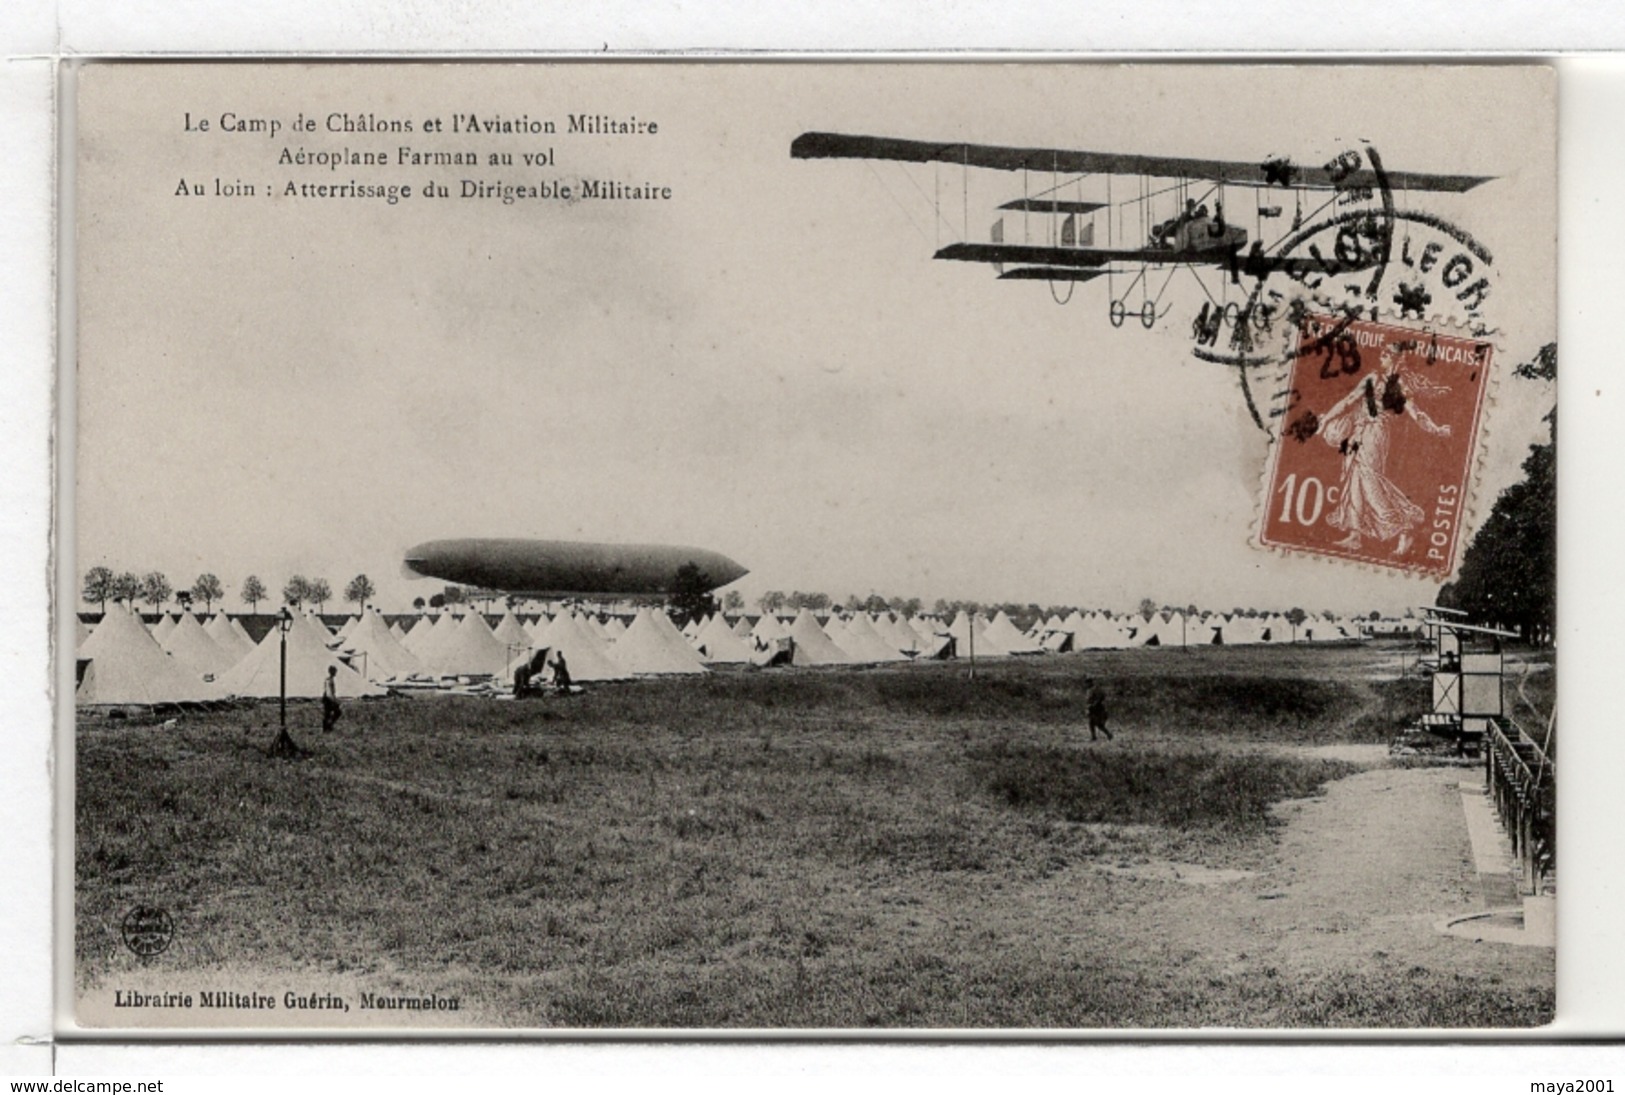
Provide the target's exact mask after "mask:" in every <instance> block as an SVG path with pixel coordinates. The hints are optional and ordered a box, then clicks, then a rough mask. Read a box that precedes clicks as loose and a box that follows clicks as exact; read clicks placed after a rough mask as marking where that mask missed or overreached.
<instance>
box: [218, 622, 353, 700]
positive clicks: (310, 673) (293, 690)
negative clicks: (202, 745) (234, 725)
mask: <svg viewBox="0 0 1625 1095" xmlns="http://www.w3.org/2000/svg"><path fill="white" fill-rule="evenodd" d="M329 638H331V636H330V635H328V633H327V630H326V629H325V628H323V627H321V626H320V625H319V624H317V623H316V621H314V620H312V619H311V618H310V617H309V616H305V615H303V614H301V613H295V614H294V617H293V622H292V624H291V625H290V626H289V628H288V635H287V642H288V696H289V697H290V698H296V699H315V698H317V697H319V696H320V695H321V694H322V688H323V686H324V684H325V683H326V681H327V668H328V666H337V667H338V675H337V677H336V678H335V679H336V682H337V689H338V694H339V695H340V696H344V697H350V698H354V697H357V696H382V695H383V694H384V690H383V689H382V688H379V687H378V686H377V685H375V684H373V683H371V682H370V681H368V680H366V679H364V678H363V677H362V676H361V674H360V673H357V672H356V671H355V670H353V669H351V668H350V667H349V666H347V665H345V664H344V663H343V662H342V661H340V660H339V658H338V656H337V655H335V654H334V653H333V652H332V651H331V650H329V649H328V648H327V641H328V639H329ZM281 660H282V635H281V632H280V631H279V629H277V628H274V627H273V628H272V629H271V630H270V631H268V632H266V633H265V638H263V639H261V640H260V643H259V645H258V646H256V647H255V648H254V650H253V652H252V653H250V654H249V655H248V657H246V658H244V659H243V660H242V661H240V662H238V663H237V664H236V665H234V666H232V667H231V669H230V670H228V671H227V672H226V673H225V675H224V676H222V677H221V678H220V679H219V681H217V682H216V683H217V684H218V685H219V687H220V690H221V691H222V692H224V693H226V694H227V695H229V696H258V697H262V698H264V697H271V696H277V695H280V694H281V692H280V689H281V671H282V670H281Z"/></svg>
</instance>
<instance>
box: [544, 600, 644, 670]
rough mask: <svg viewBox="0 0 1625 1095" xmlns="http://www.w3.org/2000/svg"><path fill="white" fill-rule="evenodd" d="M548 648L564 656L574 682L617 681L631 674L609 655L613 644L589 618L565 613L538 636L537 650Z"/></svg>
mask: <svg viewBox="0 0 1625 1095" xmlns="http://www.w3.org/2000/svg"><path fill="white" fill-rule="evenodd" d="M542 647H547V648H548V649H551V650H556V651H558V652H559V653H561V654H563V655H564V665H565V668H566V669H568V670H569V671H570V678H571V679H572V680H577V681H617V680H623V679H625V678H626V677H627V676H629V675H630V674H629V673H628V672H627V671H626V670H625V669H622V668H621V666H620V665H619V664H618V663H616V661H615V659H614V658H612V657H610V655H609V644H608V643H606V642H605V641H604V640H603V639H600V638H599V637H598V636H597V635H594V634H593V633H592V629H591V628H590V627H589V626H588V624H587V619H586V617H582V616H577V615H574V614H573V613H569V612H561V613H559V614H558V615H557V616H555V617H553V620H552V622H551V623H549V624H548V625H547V626H546V627H545V628H543V629H542V631H541V634H540V635H538V636H537V639H536V643H535V648H536V649H539V648H542Z"/></svg>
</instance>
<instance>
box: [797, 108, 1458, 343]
mask: <svg viewBox="0 0 1625 1095" xmlns="http://www.w3.org/2000/svg"><path fill="white" fill-rule="evenodd" d="M790 155H791V157H792V158H795V159H807V160H812V159H861V160H891V161H896V162H900V163H918V164H945V165H950V166H953V167H958V168H960V169H962V170H963V171H964V172H965V173H966V174H967V175H968V173H969V170H970V169H971V168H988V169H991V170H995V171H1009V172H1020V173H1021V175H1022V182H1023V187H1022V190H1023V192H1022V195H1021V196H1020V197H1017V198H1012V199H1011V200H1009V201H1006V202H1004V203H1003V204H1002V205H1000V206H999V207H998V208H999V217H998V219H997V220H995V221H994V222H993V225H992V227H991V229H990V230H989V239H988V240H987V242H971V241H970V240H969V219H970V210H969V198H968V195H969V189H968V186H967V187H965V189H964V190H963V193H964V195H965V198H964V199H963V200H964V221H965V224H964V229H965V231H964V233H963V235H964V237H965V238H964V239H961V240H960V241H958V242H954V243H950V244H948V245H947V246H942V247H939V249H938V250H937V252H936V254H935V255H934V256H933V257H935V258H939V259H949V260H957V261H961V262H981V263H987V264H989V265H991V266H993V267H994V269H995V270H996V271H997V272H998V276H999V278H1000V279H1001V280H1007V281H1009V280H1015V281H1035V280H1036V281H1047V282H1049V283H1050V286H1051V292H1052V293H1055V292H1056V289H1055V286H1056V285H1057V284H1058V283H1064V284H1068V285H1069V288H1068V290H1067V295H1066V298H1065V300H1063V299H1062V298H1061V297H1059V296H1057V297H1056V299H1057V301H1058V302H1060V303H1065V302H1066V300H1070V299H1071V292H1072V290H1071V288H1070V285H1071V284H1074V283H1077V282H1084V281H1092V280H1094V279H1096V278H1101V277H1104V278H1106V279H1107V282H1108V286H1109V289H1108V297H1109V310H1108V314H1109V315H1110V317H1111V321H1112V324H1113V325H1114V326H1119V327H1120V326H1122V324H1123V322H1124V321H1125V319H1127V318H1128V317H1129V316H1137V317H1138V319H1139V320H1140V322H1141V324H1142V325H1143V326H1145V327H1146V328H1148V329H1149V328H1151V327H1154V326H1156V323H1157V320H1158V319H1159V318H1160V317H1161V316H1162V315H1165V314H1166V312H1167V309H1166V308H1163V309H1162V310H1160V311H1159V305H1160V301H1161V299H1162V296H1163V293H1164V292H1165V291H1166V289H1167V287H1168V283H1169V282H1171V281H1172V280H1173V277H1174V275H1175V274H1177V273H1178V272H1179V270H1180V269H1181V268H1184V269H1188V270H1190V271H1191V272H1192V273H1193V274H1194V275H1196V280H1197V282H1198V283H1199V284H1200V285H1201V286H1202V289H1203V292H1204V293H1206V294H1207V296H1208V300H1209V302H1210V304H1211V306H1212V308H1213V311H1212V312H1211V313H1210V311H1209V308H1210V305H1207V304H1205V305H1204V306H1203V317H1202V318H1200V319H1199V320H1198V322H1206V317H1207V316H1208V315H1210V314H1211V315H1212V316H1213V318H1214V320H1215V321H1218V320H1227V321H1228V322H1230V323H1231V324H1232V325H1234V324H1236V323H1239V322H1243V319H1242V316H1241V311H1242V309H1241V306H1240V305H1239V304H1238V303H1237V302H1236V301H1234V300H1228V301H1226V298H1227V297H1228V295H1229V294H1228V292H1227V289H1226V286H1227V285H1240V284H1242V278H1243V277H1244V276H1246V277H1250V278H1258V279H1262V278H1263V277H1266V276H1268V275H1270V274H1275V273H1282V274H1286V275H1288V276H1291V277H1294V278H1297V279H1299V280H1304V279H1305V278H1308V277H1311V276H1315V275H1319V276H1340V275H1343V274H1348V273H1353V272H1358V271H1363V270H1372V269H1374V268H1376V267H1377V266H1379V265H1380V264H1381V263H1382V261H1383V259H1384V257H1385V256H1386V255H1387V254H1388V253H1389V247H1390V242H1391V241H1390V240H1389V239H1388V238H1387V237H1388V236H1389V235H1390V234H1391V230H1392V229H1391V225H1392V218H1391V217H1389V218H1388V219H1387V221H1386V223H1387V225H1388V227H1387V228H1384V227H1383V225H1384V218H1382V217H1380V216H1378V215H1377V214H1376V213H1375V212H1372V210H1376V209H1379V208H1381V207H1382V206H1383V204H1384V203H1387V204H1388V205H1389V212H1390V213H1391V212H1392V209H1391V203H1392V201H1393V197H1392V196H1393V194H1394V193H1396V192H1399V193H1405V192H1411V191H1423V192H1447V193H1464V192H1466V191H1468V190H1471V189H1472V188H1473V187H1475V186H1478V185H1479V184H1481V183H1484V182H1488V181H1489V179H1490V177H1489V176H1477V175H1435V174H1424V173H1418V172H1411V171H1389V170H1385V169H1384V168H1383V167H1382V165H1381V162H1380V160H1379V159H1378V157H1377V156H1376V154H1375V153H1374V152H1372V151H1371V150H1369V149H1368V150H1367V153H1366V155H1365V156H1362V155H1361V154H1360V153H1358V152H1354V151H1352V150H1351V151H1347V152H1344V153H1342V154H1341V155H1340V156H1339V157H1338V158H1337V159H1335V160H1333V161H1332V162H1331V163H1328V164H1326V165H1325V166H1322V167H1304V166H1298V165H1296V164H1293V163H1291V162H1290V161H1288V160H1285V159H1279V158H1276V159H1269V160H1265V161H1262V162H1260V163H1244V162H1232V161H1224V160H1205V159H1189V158H1181V157H1172V156H1143V155H1136V154H1122V153H1108V152H1084V151H1077V150H1068V149H1053V148H1017V147H1010V146H1004V145H984V144H967V143H964V142H938V141H915V140H903V139H899V138H895V137H867V136H857V135H851V134H843V133H803V134H802V135H801V136H799V137H797V138H796V139H795V140H794V142H792V143H791V145H790ZM1091 177H1096V178H1099V179H1101V180H1103V182H1104V200H1098V196H1097V200H1085V198H1084V193H1083V190H1084V188H1083V182H1084V180H1085V179H1089V178H1091ZM1125 177H1128V178H1131V179H1132V180H1134V185H1133V186H1132V188H1127V187H1124V186H1123V185H1122V184H1121V183H1120V184H1119V193H1120V197H1119V198H1118V199H1117V200H1115V201H1114V200H1113V196H1112V182H1113V180H1114V179H1118V180H1121V179H1124V178H1125ZM1035 179H1036V180H1037V181H1038V183H1039V184H1040V188H1039V189H1038V190H1036V191H1034V189H1033V183H1034V180H1035ZM1044 184H1047V185H1044ZM1091 189H1092V190H1095V191H1098V190H1099V189H1100V186H1099V185H1092V186H1091ZM1125 189H1132V191H1133V192H1132V193H1123V190H1125ZM1231 191H1237V192H1239V193H1240V194H1242V195H1243V198H1242V200H1241V201H1240V202H1234V203H1232V204H1231V205H1230V206H1227V205H1226V198H1227V196H1229V193H1230V192H1231ZM921 193H922V195H923V194H924V191H923V190H922V191H921ZM1247 195H1250V196H1251V198H1252V201H1251V203H1250V206H1251V207H1250V208H1245V209H1242V210H1240V211H1239V215H1238V210H1237V208H1236V206H1237V205H1246V204H1247V202H1246V196H1247ZM1287 197H1291V198H1293V199H1294V201H1295V208H1294V210H1293V211H1292V212H1291V213H1290V214H1289V213H1288V212H1287V210H1286V209H1285V208H1284V199H1285V198H1287ZM934 200H935V201H936V202H937V204H938V209H937V210H936V217H937V223H938V225H939V226H940V225H941V224H944V223H949V222H948V220H947V218H945V217H943V215H942V211H941V209H940V191H938V194H937V197H936V198H935V199H934ZM1306 200H1307V202H1308V203H1309V206H1310V208H1309V211H1308V212H1306V211H1305V203H1306ZM1316 201H1319V202H1320V203H1321V204H1320V205H1319V206H1318V208H1316V207H1314V203H1315V202H1316ZM1210 202H1211V205H1210V204H1209V203H1210ZM1361 204H1363V207H1364V208H1365V209H1366V210H1368V212H1366V213H1353V214H1350V213H1348V212H1347V210H1348V209H1349V207H1351V206H1356V205H1361ZM1340 205H1341V207H1342V208H1341V209H1340V208H1339V206H1340ZM1326 210H1331V211H1332V214H1331V215H1330V216H1327V217H1325V218H1322V217H1321V214H1322V212H1323V211H1326ZM1006 213H1020V214H1021V223H1022V229H1023V231H1022V233H1021V238H1020V239H1019V240H1018V239H1015V238H1012V235H1011V233H1007V232H1006V231H1005V214H1006ZM1034 215H1037V217H1038V218H1039V222H1040V223H1039V231H1038V233H1037V234H1036V238H1035V234H1034V232H1033V231H1032V221H1033V218H1034ZM1288 216H1290V218H1291V219H1290V221H1288V220H1287V218H1288ZM1317 218H1320V219H1317ZM1247 220H1252V221H1253V222H1254V224H1255V230H1254V232H1253V233H1251V234H1250V233H1249V232H1248V230H1247V228H1246V227H1245V226H1244V224H1245V221H1247ZM1266 222H1268V223H1270V224H1272V225H1273V224H1276V223H1280V224H1281V225H1282V227H1281V228H1280V229H1279V230H1277V231H1275V232H1274V233H1273V236H1274V238H1273V239H1272V240H1270V241H1268V242H1266V240H1265V238H1264V237H1265V235H1266V232H1265V224H1266ZM1326 228H1331V229H1334V230H1335V233H1336V240H1335V246H1330V247H1328V248H1327V249H1326V250H1327V251H1329V252H1330V253H1326V254H1323V253H1322V248H1321V247H1320V246H1319V245H1318V244H1317V243H1315V242H1313V241H1306V236H1307V235H1308V234H1310V233H1312V232H1314V231H1316V230H1324V229H1326ZM1299 244H1304V246H1301V247H1300V246H1298V245H1299ZM1163 270H1166V271H1167V277H1166V278H1164V279H1163V281H1162V285H1161V287H1160V288H1159V289H1158V290H1157V291H1156V292H1155V293H1153V292H1152V289H1151V285H1150V277H1151V272H1152V271H1156V272H1158V273H1161V272H1162V271H1163ZM1204 272H1206V273H1215V272H1216V273H1217V275H1218V285H1217V286H1216V288H1217V289H1218V292H1217V293H1215V292H1213V291H1211V290H1210V288H1209V285H1208V283H1207V281H1205V280H1204V279H1203V276H1202V274H1203V273H1204ZM1124 278H1126V279H1127V284H1126V285H1125V286H1124V287H1123V288H1122V290H1121V291H1119V289H1118V285H1119V279H1124ZM1238 295H1239V294H1238ZM1256 318H1257V317H1255V319H1256Z"/></svg>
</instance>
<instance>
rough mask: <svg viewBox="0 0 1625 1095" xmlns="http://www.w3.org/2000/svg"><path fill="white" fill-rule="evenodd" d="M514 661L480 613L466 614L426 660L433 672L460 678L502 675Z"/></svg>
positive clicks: (433, 648)
mask: <svg viewBox="0 0 1625 1095" xmlns="http://www.w3.org/2000/svg"><path fill="white" fill-rule="evenodd" d="M438 632H439V629H438V628H437V629H436V633H437V634H438ZM515 653H518V651H515ZM510 660H511V659H510V658H509V652H508V648H507V647H506V646H504V645H503V644H502V643H501V642H499V641H498V640H497V637H496V636H495V635H493V634H491V625H490V624H488V623H486V622H485V617H484V616H482V615H480V614H479V613H478V612H469V613H466V614H464V616H463V617H462V620H461V622H459V623H458V624H456V626H455V628H454V629H453V630H452V631H451V632H450V633H449V634H448V635H447V636H446V637H445V638H444V639H443V640H440V641H438V642H436V643H434V645H433V646H432V647H431V648H430V651H429V655H428V657H427V658H425V659H424V661H425V664H426V665H427V667H428V668H429V669H431V670H433V671H435V672H438V673H442V674H446V675H449V676H458V677H461V676H493V677H494V676H500V675H501V674H502V672H503V670H504V669H506V668H507V665H508V662H509V661H510Z"/></svg>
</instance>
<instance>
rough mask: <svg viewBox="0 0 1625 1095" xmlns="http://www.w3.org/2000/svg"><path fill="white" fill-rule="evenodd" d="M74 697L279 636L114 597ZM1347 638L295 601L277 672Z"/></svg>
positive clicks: (616, 675) (246, 663)
mask: <svg viewBox="0 0 1625 1095" xmlns="http://www.w3.org/2000/svg"><path fill="white" fill-rule="evenodd" d="M79 629H80V635H79V661H80V665H81V675H80V682H79V685H78V687H77V690H76V700H77V702H78V703H80V704H82V705H103V704H152V703H164V702H187V701H201V700H210V699H221V698H225V697H229V696H254V697H271V696H276V695H278V694H279V691H280V686H281V681H282V659H283V645H284V644H283V637H282V635H281V634H280V633H279V631H278V629H276V628H272V629H271V630H270V631H269V632H268V633H267V634H266V635H265V637H264V638H263V639H262V640H261V641H260V642H259V643H257V644H256V643H255V642H254V641H253V640H252V639H251V638H250V637H249V635H248V633H247V632H246V631H245V630H244V628H243V626H242V624H241V623H240V622H238V621H237V620H233V619H230V618H229V617H227V616H226V615H225V614H224V613H217V614H215V615H213V616H210V617H208V619H207V621H206V622H200V621H199V620H198V619H197V617H195V616H193V615H192V614H190V613H182V614H181V615H179V616H175V617H171V616H168V615H166V616H164V617H163V618H162V619H160V620H159V621H158V622H157V623H156V624H155V625H154V626H153V627H152V628H151V629H150V631H149V629H148V628H147V627H145V626H143V624H142V623H141V621H140V618H139V617H138V616H137V615H136V614H135V613H133V612H132V611H130V610H129V609H127V608H125V607H123V606H114V608H113V609H111V610H110V611H108V612H107V614H106V616H105V617H104V619H103V620H102V621H101V623H100V624H98V625H97V627H96V629H95V631H94V633H90V632H89V631H88V630H87V629H86V627H85V625H84V624H83V623H82V622H81V623H80V624H79ZM1357 637H1359V629H1358V625H1357V624H1341V623H1337V622H1335V621H1331V620H1326V619H1322V618H1320V617H1314V616H1311V617H1309V618H1308V619H1306V620H1304V621H1303V622H1302V623H1301V624H1300V625H1298V626H1297V627H1296V628H1294V627H1293V626H1292V625H1291V623H1290V622H1289V621H1288V620H1287V619H1286V618H1285V617H1284V616H1260V617H1246V616H1234V617H1226V616H1221V615H1216V614H1215V615H1203V616H1191V617H1188V618H1187V617H1185V616H1183V615H1181V614H1179V613H1173V614H1168V615H1162V614H1157V615H1153V616H1152V617H1151V618H1150V619H1146V618H1145V617H1142V616H1137V615H1131V616H1121V617H1119V616H1113V615H1111V614H1110V613H1105V612H1091V613H1087V614H1084V613H1079V612H1073V613H1071V614H1070V615H1069V616H1067V617H1066V618H1064V619H1062V618H1058V617H1051V618H1050V619H1048V620H1040V621H1038V622H1037V623H1035V624H1034V626H1033V627H1032V628H1030V629H1028V630H1027V631H1026V632H1023V631H1021V630H1019V629H1018V628H1017V627H1016V625H1015V624H1014V623H1013V622H1012V621H1011V619H1010V618H1009V616H1008V615H1006V614H1005V613H1003V612H999V613H997V614H996V615H995V616H994V617H993V619H991V620H988V619H987V618H986V617H984V616H981V615H976V616H974V617H972V616H968V615H967V614H966V613H964V612H960V613H959V614H958V615H957V616H956V617H955V618H954V619H953V620H952V621H951V622H950V623H947V624H944V623H943V622H942V621H941V620H939V619H936V618H935V617H929V616H916V617H912V618H908V617H903V616H894V615H892V614H890V613H884V612H882V613H875V614H868V613H862V612H857V613H852V614H851V615H848V616H842V615H841V614H839V613H832V614H831V615H829V616H828V617H827V618H826V619H825V620H823V621H822V622H821V621H820V620H819V619H818V618H817V616H816V615H814V613H812V612H811V611H809V610H807V609H802V610H801V611H799V612H797V613H796V614H795V615H794V616H791V617H781V616H779V615H777V614H774V613H763V614H762V615H760V616H759V617H757V619H756V620H755V621H754V622H752V621H751V620H750V619H749V618H747V617H738V618H736V619H734V620H733V621H729V620H728V619H727V618H726V617H725V616H723V615H722V614H720V613H718V614H716V615H714V616H711V617H709V618H707V619H705V620H696V621H692V622H691V623H690V624H689V625H688V626H687V627H685V628H684V629H683V631H681V632H680V631H679V630H678V629H677V628H676V627H675V625H673V624H672V622H671V620H670V618H669V617H668V616H667V615H666V614H665V613H664V612H662V611H658V610H654V609H648V608H644V609H640V610H638V612H637V613H636V614H635V615H634V616H633V617H632V618H631V621H630V623H628V622H626V621H625V620H624V619H623V618H621V617H619V616H610V617H608V618H607V620H600V619H599V617H598V616H597V615H594V614H577V613H575V612H573V611H570V610H569V609H568V608H563V607H561V610H560V611H559V612H558V614H557V615H554V616H552V617H551V618H548V617H547V616H546V615H538V616H536V617H534V618H533V619H530V620H527V621H523V622H521V620H520V619H519V617H517V616H515V615H513V614H512V613H511V612H510V613H506V614H504V615H503V616H502V617H501V618H500V619H499V620H498V622H497V624H496V625H495V626H494V627H493V626H492V625H491V624H490V623H489V622H488V621H487V619H486V617H485V616H484V615H482V614H481V613H478V612H468V613H463V614H458V613H456V612H451V611H448V612H443V613H441V614H439V615H433V616H422V617H419V618H418V620H417V621H416V622H415V623H414V624H413V625H412V626H411V627H410V628H409V629H408V628H406V627H404V626H403V625H402V624H401V623H400V622H397V623H394V624H389V623H387V622H386V621H385V618H384V616H383V615H382V614H381V613H379V612H378V611H376V610H366V611H363V612H362V613H361V614H360V615H359V616H354V617H351V618H350V619H349V620H348V621H347V622H346V623H345V624H344V625H343V626H342V627H341V628H340V629H339V630H338V632H337V634H335V633H333V632H332V631H329V630H328V628H327V627H326V625H325V624H323V623H322V621H321V620H320V618H318V617H316V616H314V615H311V614H303V613H301V614H295V615H294V617H293V619H292V621H291V624H290V626H289V628H288V633H287V637H286V658H287V687H288V693H287V694H288V695H289V696H293V697H313V696H317V695H320V694H321V691H322V686H323V683H324V681H325V679H326V677H327V671H328V667H329V666H334V667H336V677H337V683H338V691H339V695H340V696H345V697H357V696H367V695H381V694H383V693H384V692H385V691H386V690H387V689H388V688H390V687H397V688H413V687H437V686H444V685H446V684H447V683H448V682H449V681H451V680H461V681H465V682H466V681H467V680H470V679H474V678H482V679H485V678H489V679H494V680H496V681H499V682H507V681H508V680H510V679H511V678H512V677H513V674H514V672H515V671H516V669H517V668H518V667H519V665H521V664H524V663H528V662H530V661H531V660H532V659H533V658H534V657H535V654H536V652H537V651H539V650H545V651H547V652H548V657H549V659H550V660H552V659H556V658H557V656H558V655H561V654H562V655H563V658H564V661H565V664H566V665H567V666H568V669H569V674H570V676H571V677H572V678H573V679H575V680H579V681H607V680H621V679H626V678H630V677H638V676H651V675H663V674H681V673H703V672H705V671H706V667H707V666H708V665H728V664H733V665H767V664H775V663H782V664H790V665H805V666H818V665H872V664H878V663H885V662H902V661H908V660H924V659H941V658H948V657H966V656H971V655H974V656H977V657H999V656H1014V655H1037V654H1044V653H1062V652H1066V651H1073V650H1089V649H1121V648H1126V647H1134V646H1194V645H1207V644H1215V643H1222V644H1226V645H1236V644H1252V643H1280V642H1289V641H1297V642H1303V641H1324V640H1338V639H1345V640H1346V639H1351V638H1357Z"/></svg>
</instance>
